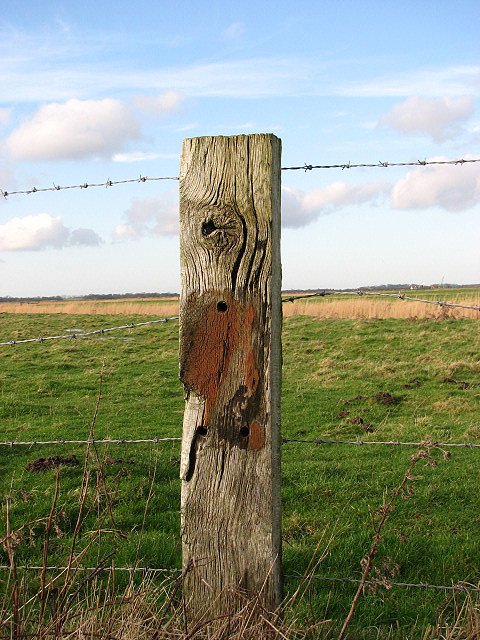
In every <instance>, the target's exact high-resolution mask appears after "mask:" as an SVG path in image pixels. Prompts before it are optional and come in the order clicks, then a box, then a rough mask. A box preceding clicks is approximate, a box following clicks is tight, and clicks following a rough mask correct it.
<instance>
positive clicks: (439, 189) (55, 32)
mask: <svg viewBox="0 0 480 640" xmlns="http://www.w3.org/2000/svg"><path fill="white" fill-rule="evenodd" d="M0 8H1V9H2V11H1V12H0V15H1V16H2V17H1V18H0V84H1V87H2V90H1V92H0V187H1V188H2V189H3V190H4V191H13V190H16V189H23V188H29V187H32V186H36V187H43V186H50V185H52V184H53V183H55V184H58V185H68V184H79V183H84V182H103V181H105V180H107V179H109V178H110V179H112V180H117V179H119V180H120V179H127V178H134V177H136V176H139V175H140V174H142V175H146V176H169V175H172V176H176V175H178V171H179V154H180V149H181V143H182V140H183V139H184V138H185V137H195V136H201V135H235V134H240V133H263V132H272V133H275V134H276V135H277V136H279V137H280V138H281V139H282V145H283V162H282V164H283V165H284V166H288V165H292V164H293V165H298V164H303V163H305V162H307V163H312V164H336V163H344V162H349V161H350V162H352V163H357V162H377V161H380V160H382V161H383V160H388V161H392V162H395V161H415V160H418V159H422V160H423V159H425V158H427V159H441V158H460V157H465V158H473V157H480V145H479V143H480V110H479V102H478V97H479V93H480V56H479V54H480V44H479V38H478V28H479V25H480V3H478V1H477V0H472V1H469V0H457V1H456V2H455V3H453V2H450V1H446V0H435V1H434V2H430V1H428V0H422V2H418V0H415V1H413V0H412V1H409V0H404V1H403V2H391V1H389V0H383V1H380V0H378V1H368V0H356V1H354V0H341V1H336V2H333V0H332V1H328V2H327V1H325V0H318V1H313V0H310V1H306V2H302V3H298V4H294V3H292V2H284V1H283V0H277V1H275V2H267V1H264V0H257V1H256V2H251V1H249V0H246V1H242V2H233V1H230V2H228V1H226V0H223V1H222V2H216V1H210V2H208V3H207V2H204V1H200V0H198V1H196V2H193V1H192V0H184V1H183V2H181V3H179V2H170V1H164V2H162V1H158V2H149V1H148V0H147V1H144V2H142V3H140V4H139V3H133V2H119V1H117V2H103V1H102V0H98V1H97V2H90V1H84V2H82V3H78V2H60V1H57V2H48V1H42V2H40V3H39V2H30V1H29V0H23V1H22V0H18V2H15V3H13V4H12V3H7V2H6V0H0ZM282 188H283V230H282V262H283V274H284V275H283V286H284V288H315V287H342V288H344V287H357V286H365V285H377V284H382V283H387V282H389V283H395V282H403V283H405V282H411V283H425V284H428V283H433V282H441V281H442V280H443V281H445V282H458V283H468V282H479V280H480V273H479V267H480V252H479V250H478V238H479V236H480V233H479V232H480V216H479V214H480V163H479V164H471V165H465V166H462V167H458V166H456V167H450V166H445V167H433V166H432V167H418V168H414V169H406V168H389V169H380V168H374V169H350V170H345V171H341V170H328V171H327V170H325V171H311V172H308V173H305V172H303V171H298V172H287V171H285V172H283V174H282ZM177 189H178V184H177V183H176V182H168V181H166V182H162V183H160V182H147V183H139V184H131V185H119V186H116V187H112V188H109V189H104V188H98V189H93V188H92V189H87V190H71V191H70V190H69V191H58V192H53V193H52V192H49V193H45V194H42V193H37V194H32V195H29V196H26V195H23V196H22V195H18V196H10V197H8V198H7V199H4V198H2V199H1V201H0V296H4V295H11V296H20V295H21V296H28V295H56V294H59V295H62V294H67V295H76V294H86V293H90V292H94V293H102V292H127V291H132V292H140V291H178V290H179V258H178V234H177V228H178V227H177V216H178V212H177V203H178V198H177Z"/></svg>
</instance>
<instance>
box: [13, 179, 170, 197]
mask: <svg viewBox="0 0 480 640" xmlns="http://www.w3.org/2000/svg"><path fill="white" fill-rule="evenodd" d="M159 180H179V177H178V176H158V177H153V178H149V177H148V176H142V175H140V176H139V177H138V178H129V179H127V180H110V178H109V179H108V180H106V181H105V182H83V183H82V184H70V185H67V186H64V187H61V186H60V185H58V184H55V183H53V186H51V187H31V188H30V189H21V190H19V191H4V190H3V189H0V194H1V195H2V196H3V197H4V198H8V197H9V196H18V195H30V194H31V193H41V192H44V191H64V190H66V189H89V188H90V187H107V188H108V187H113V186H115V185H117V184H131V183H133V182H156V181H159Z"/></svg>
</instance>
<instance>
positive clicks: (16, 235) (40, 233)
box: [0, 213, 102, 251]
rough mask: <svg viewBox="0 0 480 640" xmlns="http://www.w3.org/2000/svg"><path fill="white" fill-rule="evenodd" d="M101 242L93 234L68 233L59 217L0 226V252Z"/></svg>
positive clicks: (26, 219) (44, 215)
mask: <svg viewBox="0 0 480 640" xmlns="http://www.w3.org/2000/svg"><path fill="white" fill-rule="evenodd" d="M101 242H102V240H101V238H100V237H99V236H98V235H97V234H96V233H95V232H94V231H93V230H91V229H75V230H73V231H70V230H69V229H68V228H67V227H66V226H65V225H64V224H63V221H62V219H61V217H60V216H51V215H49V214H48V213H39V214H36V215H29V216H24V217H23V218H11V219H10V220H8V221H7V222H6V223H5V224H2V225H0V251H39V250H41V249H47V248H55V249H61V248H62V247H66V246H69V245H77V246H78V245H83V246H86V245H89V246H95V245H98V244H100V243H101Z"/></svg>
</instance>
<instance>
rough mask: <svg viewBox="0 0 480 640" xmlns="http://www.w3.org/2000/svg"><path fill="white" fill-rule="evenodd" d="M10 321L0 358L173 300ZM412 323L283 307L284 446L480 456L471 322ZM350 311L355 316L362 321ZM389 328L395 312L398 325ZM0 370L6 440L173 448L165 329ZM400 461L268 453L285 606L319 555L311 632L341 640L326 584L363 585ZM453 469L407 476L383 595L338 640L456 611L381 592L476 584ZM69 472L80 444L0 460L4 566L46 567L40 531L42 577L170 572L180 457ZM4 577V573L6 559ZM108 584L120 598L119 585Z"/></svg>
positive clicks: (0, 318) (326, 452) (172, 304)
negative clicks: (272, 460)
mask: <svg viewBox="0 0 480 640" xmlns="http://www.w3.org/2000/svg"><path fill="white" fill-rule="evenodd" d="M423 293H424V292H422V297H424V295H423ZM445 293H446V294H447V295H448V299H449V300H459V299H461V300H465V301H469V302H470V303H473V304H478V291H473V290H472V291H469V290H465V291H463V290H461V291H460V290H459V291H455V292H451V291H447V292H443V291H442V292H433V293H432V294H429V295H432V296H433V295H434V296H435V299H438V298H439V297H442V298H443V299H447V298H446V297H445V295H444V294H445ZM353 302H354V303H355V305H357V306H355V308H354V307H353V306H352V303H353ZM9 304H10V303H5V304H3V305H2V307H1V309H0V311H1V315H0V341H3V340H10V339H21V338H24V337H32V336H37V335H38V336H41V335H50V334H52V335H53V334H57V333H65V332H66V331H72V330H78V329H83V330H87V331H88V330H90V329H96V328H98V327H101V326H105V327H107V326H114V325H118V324H125V323H128V322H139V321H142V320H149V319H152V318H154V317H155V316H158V315H168V316H169V315H174V314H175V313H176V311H177V309H176V305H177V302H176V301H175V300H172V301H161V302H159V301H156V300H155V301H149V300H145V301H141V302H140V301H119V302H108V303H100V302H95V303H91V302H90V303H88V304H87V303H85V304H82V303H81V302H78V303H75V302H66V303H65V305H64V307H63V309H62V308H59V306H58V305H60V307H61V306H62V303H52V306H51V307H50V308H45V305H29V306H28V308H25V305H21V306H17V307H15V308H13V307H8V305H9ZM408 304H409V303H407V302H405V301H399V300H394V301H377V300H374V299H369V300H364V299H363V298H358V299H357V298H355V299H353V300H351V299H348V300H344V299H337V298H336V297H333V296H332V298H329V299H328V300H323V299H322V300H312V301H310V300H309V301H306V302H303V301H302V302H297V303H293V304H285V305H284V312H285V314H284V315H285V319H284V328H283V357H284V366H283V392H282V433H283V436H284V437H287V438H297V439H303V440H310V439H317V438H324V439H327V440H328V439H331V440H342V441H352V440H353V441H354V440H357V439H361V440H375V441H386V440H388V441H390V440H402V441H420V440H424V439H426V438H428V439H430V440H433V441H441V442H446V443H448V442H479V443H480V422H479V419H478V415H479V405H480V361H479V357H478V354H479V347H480V344H479V342H480V340H479V334H478V321H477V320H475V319H474V317H472V315H473V316H474V315H475V313H477V312H474V314H468V313H462V312H457V311H456V310H455V311H453V312H450V311H446V310H444V309H439V308H437V307H426V310H425V308H424V307H422V312H420V310H419V308H416V307H415V303H410V304H411V305H412V306H411V307H409V306H408ZM53 305H57V306H56V307H55V308H53ZM342 305H343V307H342ZM348 305H350V306H348ZM358 305H364V307H363V315H362V312H361V311H360V310H359V307H358ZM375 305H377V306H375ZM47 307H48V305H47ZM414 307H415V308H414ZM322 309H323V311H322ZM395 309H397V311H395ZM399 309H402V310H403V309H410V310H411V311H409V312H408V313H410V315H408V314H407V315H402V313H403V311H402V312H400V311H398V310H399ZM12 311H14V312H12ZM49 311H50V313H49ZM322 314H323V315H322ZM395 315H396V316H397V317H392V316H395ZM465 315H470V317H461V316H465ZM477 315H478V313H477ZM399 316H400V317H399ZM0 358H1V361H2V366H1V368H0V420H1V425H2V436H1V438H0V439H1V440H2V441H13V440H15V441H18V440H23V441H35V440H50V439H51V440H54V439H87V438H88V436H89V433H90V432H91V431H90V430H91V429H92V425H93V433H94V436H95V438H97V439H100V438H114V439H122V438H125V439H130V438H157V437H158V438H161V437H178V436H180V435H181V425H182V415H183V396H182V389H181V385H180V383H179V381H178V377H177V373H178V324H177V323H176V322H175V321H171V322H168V323H166V324H159V325H153V326H150V327H141V328H137V329H132V330H123V331H119V332H114V333H111V334H108V335H104V336H95V337H91V338H85V339H76V340H58V341H52V342H47V343H33V344H28V345H12V346H8V347H3V348H2V350H1V352H0ZM415 451H416V449H415V448H408V447H393V446H382V445H376V446H351V445H344V444H323V445H315V444H310V443H301V442H298V443H295V442H287V443H285V444H284V445H283V450H282V474H283V478H282V487H283V554H284V569H285V574H286V580H285V585H286V590H287V591H288V592H289V593H292V592H293V591H294V590H295V588H296V586H297V585H298V578H297V577H296V576H298V575H299V574H302V573H303V572H304V571H306V570H307V567H308V565H309V562H310V560H311V558H312V556H313V555H314V553H315V550H316V549H317V548H318V553H319V554H320V555H323V559H322V561H321V562H320V563H319V564H318V566H317V567H316V569H315V574H316V577H315V578H313V579H312V580H311V582H310V586H309V588H308V592H307V593H306V595H305V596H304V598H303V599H302V601H301V603H300V604H299V607H298V615H299V616H300V617H301V618H302V619H305V620H308V621H311V620H312V618H316V619H317V620H324V619H328V620H332V621H333V622H331V623H328V624H326V625H325V627H324V631H325V632H326V633H327V632H328V630H329V629H330V632H331V633H333V631H334V629H335V628H336V626H338V623H341V621H342V620H343V618H344V617H345V615H346V613H347V611H348V608H349V606H350V602H351V600H352V597H353V594H354V592H355V589H356V584H354V583H349V582H336V581H331V580H328V579H329V578H330V579H331V578H352V579H358V578H359V577H360V575H361V567H360V561H361V559H362V557H363V556H364V555H365V553H366V552H367V550H368V548H369V546H370V541H371V539H372V526H371V515H372V513H373V512H375V510H376V509H377V508H378V507H380V505H381V504H382V501H383V499H384V494H385V492H386V491H388V489H391V488H393V487H394V486H396V485H397V484H398V482H399V481H400V480H401V478H402V476H403V473H404V471H405V469H406V468H407V466H408V464H409V460H410V457H411V455H412V454H413V453H415ZM449 451H450V453H451V457H450V458H449V459H448V460H446V459H444V458H443V455H442V452H434V454H435V456H436V459H437V460H438V464H437V465H436V466H435V467H432V466H429V465H426V464H423V463H422V462H421V463H419V464H418V465H417V467H416V469H415V480H414V481H412V483H411V484H412V488H413V495H411V496H410V497H409V499H406V500H401V499H400V500H398V501H397V503H396V507H395V510H394V511H393V513H392V515H391V517H390V518H389V520H388V522H387V524H386V526H385V530H384V535H383V540H382V542H381V547H380V550H379V555H378V559H377V567H378V570H379V572H380V573H379V574H378V578H379V581H382V580H383V582H384V583H385V585H386V586H387V587H388V588H385V587H382V586H378V587H377V588H374V589H373V590H372V591H373V592H372V593H366V594H365V595H364V597H362V599H361V601H360V603H359V606H358V610H357V613H356V616H355V618H354V621H353V623H352V627H351V635H350V637H358V638H361V637H362V638H374V637H375V638H376V637H399V638H400V637H423V634H424V633H425V630H426V629H427V628H428V625H435V624H436V623H437V622H438V620H439V619H442V616H445V617H446V618H448V616H449V615H451V614H452V607H453V604H452V603H453V600H452V593H449V592H447V591H444V590H441V589H419V588H413V587H410V588H408V587H400V586H391V585H390V583H389V582H390V581H392V582H401V583H429V584H431V585H451V584H452V583H458V582H462V581H466V582H468V583H470V584H473V585H478V582H479V564H478V529H479V526H480V510H479V508H478V466H479V455H480V453H479V452H478V451H479V450H478V449H468V448H458V449H451V450H450V449H449ZM84 454H85V446H80V445H55V446H53V445H52V446H39V445H32V446H30V447H27V446H22V447H20V446H16V447H6V446H2V447H1V450H0V479H1V484H0V486H1V490H0V493H1V496H0V497H1V502H2V518H1V525H0V526H1V528H0V537H4V535H5V533H6V526H7V517H6V516H7V502H8V527H9V529H10V531H18V534H17V535H16V537H15V544H14V553H15V561H16V563H17V564H18V565H41V564H42V557H44V553H45V530H46V526H47V522H48V520H49V514H51V512H52V513H53V516H52V515H50V525H49V543H48V564H49V565H55V566H64V565H65V563H66V562H67V561H68V558H69V555H70V553H71V549H72V540H73V538H75V545H76V551H75V553H76V554H80V556H81V562H80V564H83V565H86V566H96V565H97V564H98V563H99V562H100V561H101V560H102V559H103V558H105V557H107V556H108V561H109V563H111V562H112V560H114V562H115V565H116V566H118V567H129V566H133V565H137V566H142V567H157V568H160V567H164V568H175V569H180V558H181V550H180V540H179V526H180V518H179V493H180V481H179V479H178V465H179V443H177V442H166V443H159V444H136V445H128V446H127V445H122V444H109V445H96V446H95V447H91V448H90V451H89V456H88V461H87V464H86V469H84ZM55 456H57V457H58V458H57V460H56V461H55V459H54V458H55ZM60 457H62V458H63V464H61V465H60V466H58V462H61V460H59V458H60ZM42 458H43V461H41V460H40V459H42ZM47 458H49V459H50V461H48V460H47V461H46V459H47ZM86 471H87V474H88V472H90V473H89V474H88V477H89V483H88V486H85V480H84V479H85V474H86ZM57 476H58V480H57V481H56V478H57ZM82 479H83V485H82ZM82 487H83V489H82ZM55 492H56V493H57V496H56V498H55V509H53V510H52V501H53V500H54V494H55ZM7 496H9V500H8V501H7ZM406 497H408V496H406ZM82 500H83V507H82V509H83V512H82V518H81V521H80V522H79V519H78V512H79V504H82ZM109 554H112V555H111V556H110V555H109ZM0 564H2V565H7V564H9V555H8V549H6V548H5V545H4V548H3V549H2V550H1V551H0ZM32 573H33V572H32ZM380 574H382V575H383V577H382V576H381V575H380ZM7 575H8V572H6V573H5V572H4V574H3V575H2V578H1V582H2V583H4V582H5V580H6V577H7ZM323 578H327V580H324V579H323ZM116 579H117V581H118V582H117V584H118V585H119V587H120V586H121V585H122V584H126V583H127V582H128V574H127V575H125V574H121V573H119V574H118V577H117V578H116ZM38 584H39V582H38V577H37V578H36V577H34V575H30V577H29V582H28V584H27V585H26V587H25V589H27V590H28V589H30V590H31V591H32V593H33V590H34V589H35V588H38ZM390 587H391V588H390ZM459 597H460V596H458V595H457V598H459ZM391 629H393V631H391ZM389 633H392V635H391V636H388V634H389ZM378 634H380V635H378ZM432 637H433V636H432ZM459 637H460V636H459Z"/></svg>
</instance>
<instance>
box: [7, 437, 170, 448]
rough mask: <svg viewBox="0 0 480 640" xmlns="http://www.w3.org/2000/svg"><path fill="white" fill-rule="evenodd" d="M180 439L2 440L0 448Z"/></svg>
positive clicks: (155, 442)
mask: <svg viewBox="0 0 480 640" xmlns="http://www.w3.org/2000/svg"><path fill="white" fill-rule="evenodd" d="M180 440H181V438H173V437H172V438H170V437H168V438H135V439H129V438H101V439H97V438H94V439H93V440H29V441H27V440H11V441H8V440H4V441H3V442H0V447H35V446H43V445H67V444H89V445H96V444H144V443H151V444H160V443H161V442H179V441H180Z"/></svg>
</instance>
